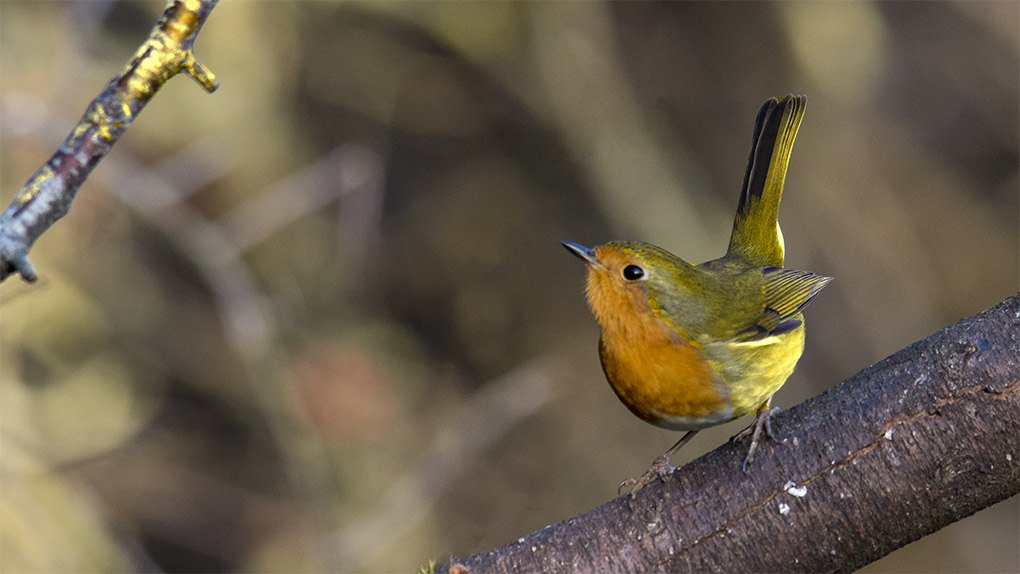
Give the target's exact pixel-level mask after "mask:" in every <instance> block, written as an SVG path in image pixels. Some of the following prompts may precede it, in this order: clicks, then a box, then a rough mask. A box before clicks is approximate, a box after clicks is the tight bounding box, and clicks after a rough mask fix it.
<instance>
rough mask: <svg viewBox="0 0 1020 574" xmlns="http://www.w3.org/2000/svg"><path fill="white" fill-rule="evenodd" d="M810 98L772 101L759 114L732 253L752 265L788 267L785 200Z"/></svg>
mask: <svg viewBox="0 0 1020 574" xmlns="http://www.w3.org/2000/svg"><path fill="white" fill-rule="evenodd" d="M806 105H807V96H794V95H792V94H791V95H789V96H786V97H784V98H781V99H778V100H777V99H776V98H769V99H768V100H767V101H766V102H765V103H764V104H763V105H762V107H761V110H759V111H758V119H757V120H755V123H754V136H753V137H752V139H751V154H750V157H749V158H748V160H747V173H746V174H745V175H744V185H743V187H742V188H741V190H740V203H739V204H738V205H737V215H736V218H735V219H734V221H733V234H732V235H731V236H730V246H729V249H728V251H727V254H728V255H729V256H731V257H739V258H741V259H743V260H744V261H746V262H748V263H750V264H752V265H760V266H775V267H781V266H782V265H783V256H784V251H785V249H784V245H783V232H782V230H780V228H779V200H780V199H781V198H782V196H783V180H784V179H786V167H787V165H788V164H789V162H790V152H791V151H793V140H794V139H795V138H796V137H797V130H798V129H800V122H801V120H803V119H804V110H805V107H806Z"/></svg>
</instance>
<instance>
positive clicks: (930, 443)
mask: <svg viewBox="0 0 1020 574" xmlns="http://www.w3.org/2000/svg"><path fill="white" fill-rule="evenodd" d="M1018 413H1020V296H1014V297H1010V298H1009V299H1007V300H1006V301H1003V302H1002V303H1000V304H999V305H997V306H995V307H994V308H992V309H989V310H987V311H984V312H982V313H979V314H977V315H974V316H973V317H968V318H966V319H964V320H962V321H960V322H959V323H956V324H955V325H952V326H950V327H947V328H945V329H943V330H942V331H939V332H938V333H935V334H934V335H931V336H930V337H928V338H926V339H924V340H922V341H918V342H917V343H914V344H913V345H911V346H909V347H907V348H906V349H903V350H902V351H900V352H898V353H896V354H895V355H893V356H891V357H889V358H887V359H885V360H884V361H881V362H880V363H878V364H876V365H873V366H871V367H869V368H867V369H865V370H863V371H861V372H860V373H858V374H857V375H855V376H854V377H851V378H850V379H848V380H846V381H844V382H843V383H842V384H840V385H839V386H837V387H835V388H833V389H830V390H829V391H827V392H825V393H822V394H821V395H819V396H817V397H815V398H813V399H811V400H808V401H806V402H804V403H802V404H800V405H798V406H796V407H794V408H792V409H790V410H788V411H786V412H783V413H781V414H780V415H779V416H778V417H775V420H774V422H775V430H776V435H777V436H779V437H781V438H783V439H784V441H783V442H784V444H777V445H768V446H766V448H767V449H768V451H770V452H766V453H763V455H764V456H761V457H760V458H759V459H757V460H756V461H755V468H753V469H751V471H750V472H748V473H746V474H745V473H743V472H741V471H740V466H741V461H742V458H743V456H744V453H745V452H746V450H747V446H746V445H745V444H733V443H727V444H726V445H724V446H722V447H720V448H718V449H716V450H715V451H713V452H711V453H709V454H707V455H705V456H703V457H701V458H700V459H698V460H696V461H694V462H692V463H690V464H688V465H686V466H684V467H683V468H681V469H679V470H677V471H676V472H675V473H674V474H673V476H672V480H670V481H668V482H667V483H657V484H653V485H651V486H649V487H648V488H646V489H645V490H643V491H642V492H641V493H640V494H639V495H638V497H637V499H636V500H635V501H634V508H633V510H632V509H631V508H630V507H629V505H628V504H627V501H626V498H618V499H616V500H613V501H611V502H609V503H607V504H605V505H603V506H601V507H599V508H596V509H593V510H591V511H589V512H586V513H584V514H581V515H579V516H575V517H573V518H570V519H568V520H565V521H564V522H561V523H559V524H556V525H553V526H550V527H547V528H545V529H543V530H539V531H537V532H533V533H531V534H529V535H527V536H524V537H523V538H520V539H518V540H517V541H516V542H512V543H510V544H507V545H506V546H502V547H500V548H495V549H493V550H490V551H488V552H484V553H481V554H476V555H474V556H470V557H468V558H465V559H463V560H459V561H458V560H456V559H453V560H451V561H450V563H448V564H444V565H440V566H437V567H436V569H435V571H436V572H446V571H450V572H453V571H454V570H455V569H456V570H458V571H461V572H464V571H471V572H577V571H582V572H592V571H616V572H635V571H637V572H642V571H645V572H648V571H656V572H658V571H668V572H690V571H693V572H795V571H797V572H849V571H853V570H856V569H858V568H860V567H861V566H863V565H865V564H868V563H870V562H872V561H874V560H877V559H878V558H881V557H882V556H884V555H886V554H888V553H889V552H892V551H893V550H895V549H897V548H899V547H901V546H904V545H906V544H908V543H910V542H912V541H914V540H917V539H918V538H920V537H922V536H925V535H926V534H930V533H932V532H934V531H936V530H938V529H940V528H942V527H944V526H946V525H948V524H950V523H952V522H955V521H957V520H960V519H962V518H965V517H967V516H969V515H971V514H973V513H974V512H977V511H978V510H980V509H982V508H985V507H987V506H990V505H992V504H994V503H996V502H998V501H1001V500H1004V499H1006V498H1008V497H1010V496H1013V495H1015V494H1016V493H1017V492H1020V414H1018ZM458 565H459V568H458Z"/></svg>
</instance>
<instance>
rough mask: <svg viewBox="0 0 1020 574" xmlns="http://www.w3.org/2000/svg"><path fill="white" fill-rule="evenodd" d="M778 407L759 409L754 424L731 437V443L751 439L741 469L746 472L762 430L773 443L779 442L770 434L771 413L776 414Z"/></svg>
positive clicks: (752, 459)
mask: <svg viewBox="0 0 1020 574" xmlns="http://www.w3.org/2000/svg"><path fill="white" fill-rule="evenodd" d="M778 411H779V407H771V406H770V407H765V408H763V409H759V410H758V413H757V415H755V417H754V422H752V423H751V424H750V425H748V427H747V428H745V429H744V430H742V431H740V432H738V433H737V434H735V435H733V438H732V439H730V440H731V441H733V442H736V441H738V440H743V439H745V438H747V437H748V436H750V437H751V446H750V447H749V448H748V449H747V456H746V457H745V458H744V464H743V465H742V466H741V469H742V470H743V471H744V472H747V465H749V464H751V463H752V462H754V453H755V451H757V450H758V439H760V438H761V431H762V429H764V430H765V434H766V435H768V437H769V438H770V439H772V440H773V441H775V442H779V439H777V438H776V435H774V434H772V413H773V412H778Z"/></svg>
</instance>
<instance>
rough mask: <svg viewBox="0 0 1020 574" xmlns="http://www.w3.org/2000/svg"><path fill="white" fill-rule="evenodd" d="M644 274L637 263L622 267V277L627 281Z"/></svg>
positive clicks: (636, 278) (635, 279)
mask: <svg viewBox="0 0 1020 574" xmlns="http://www.w3.org/2000/svg"><path fill="white" fill-rule="evenodd" d="M644 276H645V270H644V269H642V268H640V267H638V266H637V265H628V266H626V267H624V268H623V278H624V279H626V280H627V281H637V280H638V279H641V278H642V277H644Z"/></svg>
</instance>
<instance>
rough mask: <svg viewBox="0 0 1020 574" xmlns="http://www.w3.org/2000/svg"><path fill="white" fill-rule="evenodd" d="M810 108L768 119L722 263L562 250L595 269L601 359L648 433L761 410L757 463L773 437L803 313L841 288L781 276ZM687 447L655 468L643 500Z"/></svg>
mask: <svg viewBox="0 0 1020 574" xmlns="http://www.w3.org/2000/svg"><path fill="white" fill-rule="evenodd" d="M806 102H807V98H806V97H805V96H792V95H791V96H787V97H785V98H782V99H779V100H777V99H774V98H772V99H769V100H767V101H766V102H765V104H764V105H763V106H762V108H761V111H759V113H758V117H757V120H756V122H755V128H754V134H753V136H752V142H751V154H750V157H749V158H748V165H747V172H746V175H745V177H744V182H743V187H742V189H741V194H740V201H739V203H738V207H737V214H736V217H735V220H734V225H733V234H732V236H731V239H730V245H729V249H728V250H727V253H726V255H724V256H723V257H721V258H719V259H716V260H713V261H709V262H706V263H702V264H700V265H692V264H690V263H687V262H686V261H684V260H682V259H680V258H679V257H677V256H675V255H673V254H672V253H669V252H668V251H666V250H664V249H661V248H659V247H656V246H654V245H650V244H647V243H640V242H625V241H615V242H611V243H607V244H604V245H601V246H598V247H595V248H594V249H590V248H587V247H584V246H581V245H578V244H576V243H570V242H564V246H566V247H567V249H568V250H570V251H571V252H572V253H574V254H575V255H577V256H578V257H580V258H581V259H582V260H583V261H584V262H585V263H586V264H587V268H588V281H587V298H588V304H589V306H590V307H591V310H592V313H593V314H594V315H595V318H596V320H597V322H598V324H599V326H600V327H601V336H600V339H599V357H600V359H601V361H602V368H603V371H604V372H605V375H606V379H608V381H609V384H610V386H611V387H612V388H613V390H614V391H615V392H616V394H617V396H618V397H619V398H620V400H621V401H622V402H623V403H624V404H625V405H626V406H627V407H628V408H629V409H630V410H631V412H633V413H634V414H635V415H637V416H638V417H640V418H641V419H643V420H645V421H647V422H649V423H652V424H655V425H658V426H662V427H665V428H670V429H676V430H688V431H697V430H698V429H701V428H705V427H708V426H712V425H717V424H721V423H724V422H727V421H730V420H733V419H735V418H738V417H741V416H744V415H747V414H750V413H752V412H756V411H757V413H758V418H757V420H756V422H755V425H754V427H755V431H754V433H753V434H754V438H753V440H752V443H751V449H750V453H749V455H748V461H749V460H750V459H751V457H752V455H753V452H754V449H755V447H756V444H757V440H758V435H759V434H760V432H761V430H762V428H765V429H766V430H768V429H770V428H771V426H770V425H769V424H768V414H769V408H768V407H769V404H770V401H771V399H772V395H774V394H775V393H776V391H778V390H779V388H780V387H782V385H783V383H785V382H786V379H787V378H789V376H790V375H791V374H792V373H793V370H794V367H795V366H796V364H797V361H798V360H799V359H800V356H801V353H802V352H803V350H804V316H803V314H802V311H803V310H804V308H805V307H806V306H807V305H808V304H809V303H810V302H811V301H812V300H813V299H814V298H815V296H816V295H817V294H818V292H819V291H821V289H822V288H823V287H824V286H825V285H826V284H828V283H829V281H831V280H832V278H830V277H823V276H820V275H816V274H814V273H811V272H809V271H798V270H794V269H784V268H782V265H783V260H784V255H785V253H784V251H785V246H784V244H783V236H782V232H781V231H780V229H779V220H778V213H779V201H780V199H781V197H782V191H783V181H784V179H785V176H786V169H787V165H788V162H789V158H790V153H791V151H792V149H793V141H794V139H795V138H796V135H797V130H798V128H799V127H800V123H801V120H802V119H803V116H804V108H805V105H806ZM769 433H771V430H769ZM685 442H686V439H681V441H680V442H678V443H677V445H675V446H674V448H673V449H670V450H669V451H667V453H666V454H665V455H663V457H665V459H664V460H665V462H663V460H662V459H663V457H660V459H657V461H656V464H655V465H653V468H652V469H649V472H648V473H646V474H645V476H644V477H642V478H641V479H640V480H637V481H635V482H636V484H637V487H636V488H635V490H634V491H635V492H636V490H637V489H639V488H641V487H642V486H644V484H647V482H649V480H650V479H649V476H652V477H653V478H654V474H653V471H654V473H659V474H661V471H662V470H663V468H668V458H669V455H670V454H672V452H673V451H674V450H675V449H676V448H679V446H681V445H682V444H684V443H685Z"/></svg>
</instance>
